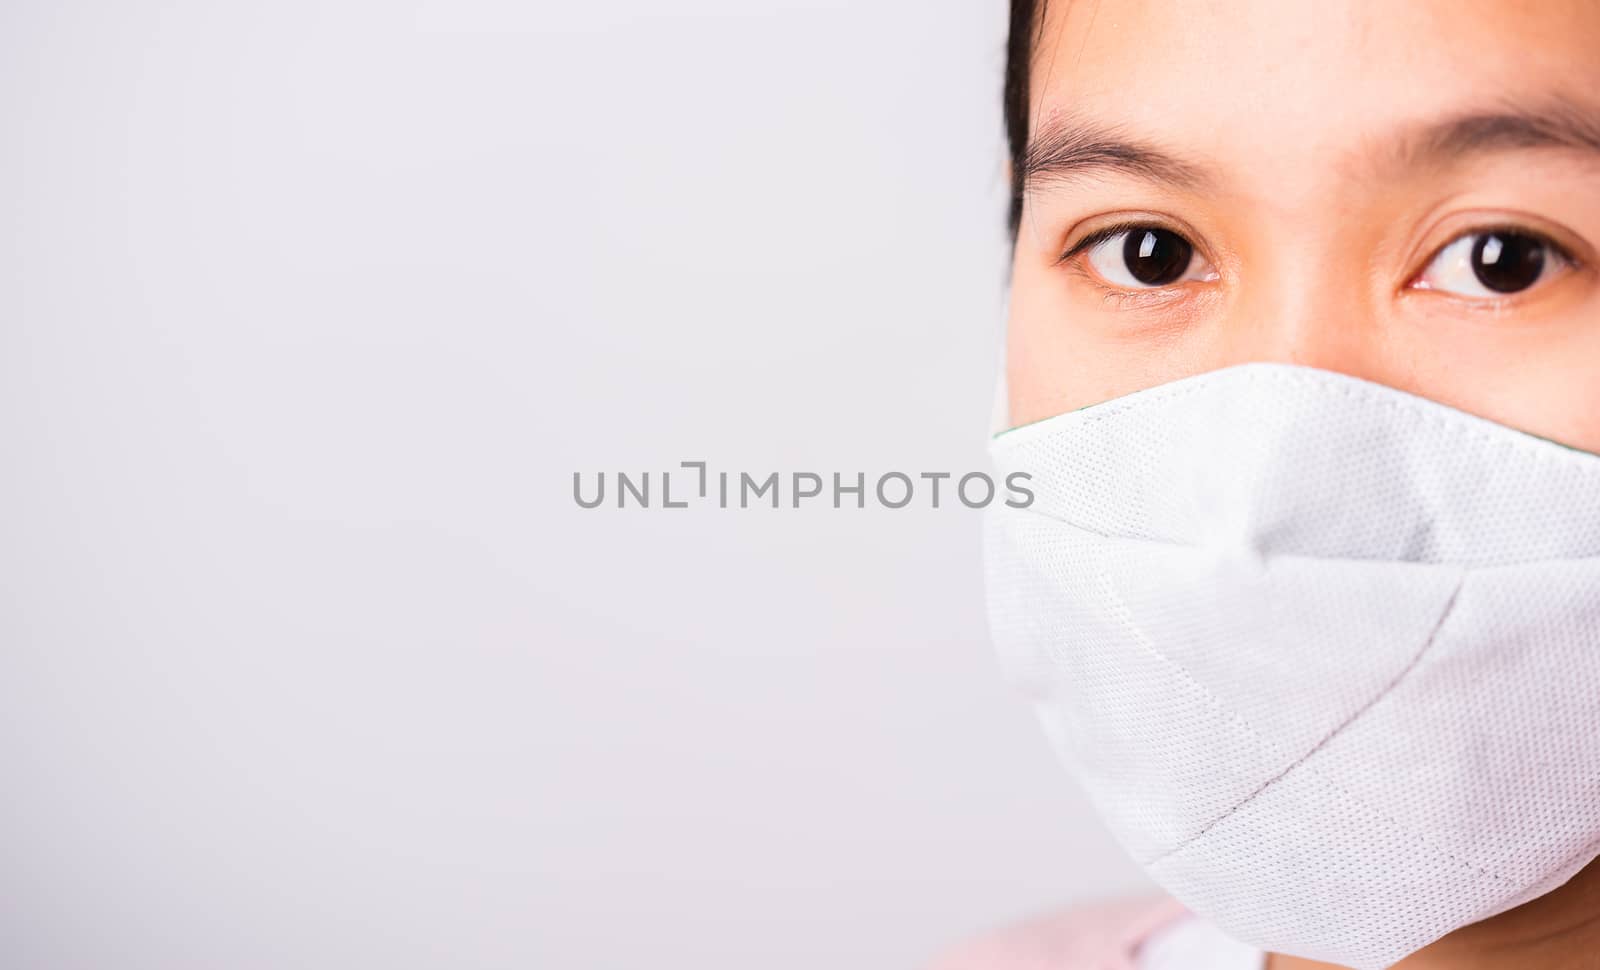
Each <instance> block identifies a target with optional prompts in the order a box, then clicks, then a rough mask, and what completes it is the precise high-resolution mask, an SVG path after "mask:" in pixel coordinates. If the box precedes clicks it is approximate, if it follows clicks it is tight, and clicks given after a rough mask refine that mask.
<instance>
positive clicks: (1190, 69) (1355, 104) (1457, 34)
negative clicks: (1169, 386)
mask: <svg viewBox="0 0 1600 970" xmlns="http://www.w3.org/2000/svg"><path fill="white" fill-rule="evenodd" d="M1597 49H1600V4H1596V3H1593V2H1592V0H1569V2H1559V0H1558V2H1546V3H1533V2H1528V3H1517V2H1511V0H1502V2H1484V0H1467V2H1463V0H1407V2H1406V3H1403V4H1387V3H1385V4H1379V3H1371V2H1360V0H1353V2H1317V3H1312V2H1294V3H1283V2H1282V0H1209V2H1203V0H1053V2H1051V3H1050V4H1049V9H1048V11H1047V16H1046V20H1045V23H1044V24H1043V25H1042V34H1041V37H1040V39H1039V42H1038V45H1037V47H1036V50H1035V56H1034V65H1033V72H1032V94H1033V102H1032V105H1033V107H1032V115H1033V119H1034V124H1033V126H1032V130H1033V135H1034V141H1035V143H1040V142H1043V141H1045V140H1046V139H1047V138H1048V137H1049V136H1050V135H1051V133H1053V132H1065V133H1067V134H1068V136H1069V140H1070V136H1071V135H1072V134H1073V133H1078V134H1082V135H1083V136H1084V138H1085V139H1087V140H1089V141H1094V140H1095V139H1096V138H1101V139H1104V138H1107V137H1113V138H1116V139H1121V140H1125V141H1128V142H1131V143H1133V144H1134V145H1135V146H1137V147H1139V148H1141V149H1145V148H1148V149H1150V150H1151V151H1159V152H1161V153H1164V154H1167V155H1170V156H1173V157H1174V159H1175V160H1177V161H1179V162H1181V163H1182V164H1183V165H1184V166H1185V167H1186V169H1187V170H1188V174H1190V175H1192V176H1193V177H1194V181H1193V182H1192V183H1191V184H1180V183H1176V182H1173V181H1171V180H1168V179H1164V178H1158V177H1154V176H1152V175H1150V174H1147V173H1141V172H1137V171H1125V170H1121V169H1119V168H1117V167H1116V166H1111V165H1106V166H1098V167H1096V166H1090V167H1085V168H1081V169H1076V170H1074V171H1071V172H1068V173H1057V174H1055V175H1053V176H1051V175H1048V174H1045V175H1040V176H1039V177H1037V178H1034V179H1031V180H1030V184H1029V188H1028V190H1027V192H1026V194H1025V202H1024V207H1023V218H1022V225H1021V228H1020V231H1019V234H1018V241H1017V246H1016V250H1015V255H1014V259H1013V274H1012V284H1013V289H1012V295H1011V305H1010V322H1009V328H1008V347H1007V375H1008V388H1009V396H1010V408H1011V419H1012V423H1013V424H1023V423H1027V422H1029V421H1033V420H1038V419H1040V418H1044V417H1049V416H1051V415H1054V414H1059V413H1061V412H1063V411H1068V410H1072V409H1075V408H1079V407H1083V406H1085V405H1089V404H1093V403H1096V402H1100V401H1104V400H1107V399H1110V398H1113V397H1117V396H1120V395H1123V394H1126V393H1129V392H1131V391H1134V390H1138V389H1141V388H1145V387H1150V386H1152V385H1156V384H1162V383H1166V382H1168V381H1171V380H1174V379H1176V378H1179V377H1184V376H1187V375H1191V374H1196V373H1201V372H1204V371H1210V370H1215V369H1217V368H1220V367H1225V366H1228V365H1230V364H1237V363H1243V362H1246V361H1280V362H1290V363H1298V364H1304V365H1307V366H1313V367H1319V368H1323V369H1326V370H1332V371H1340V372H1343V373H1347V374H1351V375H1354V376H1357V377H1362V378H1366V379H1368V380H1372V381H1376V382H1379V383H1382V384H1387V385H1390V386H1392V387H1396V388H1400V389H1402V390H1406V391H1410V392H1412V393H1415V394H1419V395H1422V396H1424V397H1428V398H1432V399H1434V400H1436V401H1439V402H1441V403H1444V404H1448V405H1450V406H1452V407H1455V408H1458V409H1460V410H1463V411H1467V412H1470V413H1472V414H1476V415H1478V416H1481V417H1486V418H1489V419H1491V420H1494V421H1497V422H1499V423H1501V424H1505V425H1509V426H1511V427H1514V428H1519V429H1521V430H1524V431H1528V432H1531V433H1533V434H1537V435H1540V436H1543V437H1547V438H1552V439H1555V440H1557V441H1561V442H1563V443H1566V444H1569V445H1572V446H1574V447H1578V448H1582V449H1584V450H1587V451H1600V272H1597V270H1600V146H1589V147H1586V148H1569V147H1556V146H1537V147H1519V146H1516V145H1510V144H1500V145H1490V146H1487V147H1483V146H1480V149H1479V150H1473V151H1467V150H1452V149H1449V148H1448V147H1447V148H1446V149H1445V150H1443V151H1440V152H1435V153H1428V152H1426V151H1425V150H1422V149H1420V148H1418V147H1417V146H1418V144H1419V143H1421V142H1422V141H1423V140H1424V139H1422V138H1421V137H1420V136H1421V133H1423V132H1425V131H1426V130H1427V129H1428V128H1429V126H1432V125H1437V124H1439V123H1442V122H1448V121H1450V120H1452V119H1460V118H1463V117H1470V116H1477V115H1483V114H1486V113H1493V112H1499V111H1502V110H1510V109H1519V110H1520V109H1527V110H1529V111H1543V112H1547V113H1550V112H1555V113H1561V114H1564V115H1567V116H1570V117H1578V118H1583V119H1586V120H1588V121H1589V123H1590V125H1591V127H1593V128H1594V129H1595V130H1596V131H1597V132H1600V57H1596V56H1595V51H1596V50H1597ZM1510 140H1513V141H1514V140H1515V139H1510ZM1408 148H1409V149H1410V150H1409V151H1408V150H1407V149H1408ZM1130 219H1132V220H1143V221H1146V222H1149V223H1150V224H1152V225H1156V226H1161V227H1166V228H1170V229H1173V230H1176V231H1179V232H1180V234H1181V235H1183V236H1185V237H1186V238H1187V239H1188V240H1190V242H1191V243H1192V244H1193V245H1194V246H1195V248H1196V250H1197V252H1198V253H1199V254H1201V256H1202V258H1203V259H1204V260H1205V261H1206V262H1207V263H1209V264H1210V266H1211V267H1212V268H1213V270H1214V273H1215V276H1216V278H1215V279H1213V280H1200V279H1195V280H1189V281H1186V282H1183V283H1181V284H1178V285H1174V286H1168V287H1161V288H1157V289H1155V290H1127V289H1125V288H1121V287H1116V286H1111V285H1108V282H1107V281H1106V280H1105V279H1103V278H1101V277H1099V276H1097V273H1096V271H1095V270H1094V269H1093V267H1092V266H1090V265H1089V264H1088V263H1087V261H1086V260H1085V259H1083V258H1081V256H1080V257H1079V258H1075V259H1072V260H1068V261H1066V262H1061V256H1062V254H1063V253H1065V252H1066V251H1067V250H1068V249H1069V248H1070V247H1071V246H1072V245H1073V243H1074V242H1075V241H1076V240H1078V239H1080V238H1082V237H1083V236H1085V235H1087V234H1088V233H1090V232H1092V231H1094V230H1095V229H1097V228H1102V227H1104V226H1106V225H1108V224H1111V223H1116V222H1121V221H1124V220H1130ZM1505 225H1511V226H1515V227H1519V228H1526V230H1528V231H1532V232H1536V233H1541V234H1544V235H1546V236H1548V237H1550V239H1551V240H1552V241H1554V242H1556V243H1559V244H1560V245H1561V246H1562V247H1563V248H1565V249H1566V250H1567V252H1568V253H1570V255H1571V257H1572V262H1571V265H1570V266H1564V267H1561V268H1560V269H1559V270H1557V271H1554V272H1551V273H1549V274H1548V275H1547V277H1546V278H1544V279H1542V280H1540V282H1538V283H1537V284H1536V285H1535V286H1534V287H1532V288H1531V289H1529V290H1526V291H1524V292H1521V293H1517V294H1515V295H1512V296H1510V297H1501V298H1484V297H1481V296H1463V295H1454V294H1452V293H1449V292H1446V291H1444V290H1442V289H1431V290H1428V289H1418V288H1417V287H1416V286H1415V285H1414V284H1415V283H1416V282H1417V279H1418V275H1419V274H1421V273H1423V272H1424V271H1425V270H1426V269H1427V268H1428V264H1429V262H1430V258H1431V257H1432V256H1433V255H1434V254H1435V252H1437V251H1438V250H1439V249H1440V248H1442V247H1444V246H1445V245H1446V244H1447V243H1449V242H1450V241H1451V240H1452V239H1454V238H1457V237H1459V236H1461V235H1462V234H1464V233H1468V232H1470V231H1471V230H1474V229H1480V228H1492V227H1499V226H1505Z"/></svg>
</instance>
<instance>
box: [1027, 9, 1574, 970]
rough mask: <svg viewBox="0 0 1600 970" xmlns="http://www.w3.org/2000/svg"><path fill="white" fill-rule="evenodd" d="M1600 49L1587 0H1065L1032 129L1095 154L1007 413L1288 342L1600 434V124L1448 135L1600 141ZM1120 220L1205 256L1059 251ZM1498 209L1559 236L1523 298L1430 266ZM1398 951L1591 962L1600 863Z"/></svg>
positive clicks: (1056, 253)
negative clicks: (1461, 285) (1173, 259)
mask: <svg viewBox="0 0 1600 970" xmlns="http://www.w3.org/2000/svg"><path fill="white" fill-rule="evenodd" d="M1596 50H1600V3H1594V2H1592V0H1571V2H1561V0H1555V2H1541V3H1534V2H1512V0H1503V2H1484V0H1407V2H1406V3H1398V4H1395V3H1385V4H1380V3H1372V2H1329V0H1324V2H1316V3H1311V2H1293V3H1284V2H1283V0H1071V2H1069V0H1052V2H1051V3H1050V7H1049V10H1048V11H1047V15H1046V17H1045V21H1044V23H1043V24H1042V25H1041V33H1040V38H1039V42H1038V44H1037V47H1036V50H1035V56H1034V64H1033V70H1032V91H1031V93H1032V99H1033V100H1032V117H1033V125H1032V131H1033V137H1034V142H1035V144H1036V145H1038V146H1040V148H1041V149H1043V148H1047V147H1048V146H1049V144H1050V143H1051V142H1052V141H1054V142H1055V143H1056V144H1057V146H1058V147H1062V146H1064V150H1063V151H1062V152H1058V153H1057V154H1058V155H1064V156H1066V157H1069V158H1076V159H1078V160H1079V161H1080V162H1083V161H1085V160H1088V161H1089V164H1080V165H1076V166H1073V167H1072V168H1071V169H1070V170H1065V171H1063V170H1049V167H1048V166H1044V167H1043V168H1042V169H1041V170H1039V171H1037V172H1036V173H1035V175H1034V176H1033V177H1030V180H1029V184H1028V188H1027V191H1026V193H1025V199H1024V206H1023V217H1022V225H1021V228H1020V231H1019V234H1018V240H1017V246H1016V250H1015V255H1014V258H1013V266H1012V297H1011V304H1010V318H1009V327H1008V337H1007V352H1006V358H1007V363H1006V370H1007V386H1008V394H1009V405H1010V415H1011V423H1012V424H1013V425H1019V424H1025V423H1028V422H1030V421H1036V420H1039V419H1042V418H1046V417H1049V416H1051V415H1055V414H1059V413H1062V412H1064V411H1069V410H1073V409H1076V408H1081V407H1085V406H1088V405H1092V404H1095V403H1098V402H1102V401H1105V400H1108V399H1111V398H1114V397H1118V396H1121V395H1123V394H1127V393H1130V392H1132V391H1136V390H1139V389H1142V388H1146V387H1151V386H1153V385H1157V384H1163V383H1166V382H1169V381H1172V380H1175V379H1178V378H1181V377H1186V376H1189V375H1193V374H1197V373H1202V372H1205V371H1210V370H1215V369H1218V368H1221V367H1226V366H1229V365H1233V364H1238V363H1244V362H1248V361H1279V362H1287V363H1295V364H1302V365H1306V366H1312V367H1318V368H1322V369H1325V370H1331V371H1339V372H1342V373H1346V374H1351V375H1354V376H1357V377H1362V378H1365V379H1367V380H1371V381H1376V382H1378V383H1382V384H1387V385H1389V386H1392V387H1396V388H1399V389H1401V390H1405V391H1409V392H1411V393H1414V394H1418V395H1421V396H1423V397H1427V398H1431V399H1433V400H1436V401H1439V402H1441V403H1444V404H1447V405H1450V406H1451V407H1455V408H1458V409H1460V410H1462V411H1466V412H1469V413H1471V414H1475V415H1478V416H1480V417H1485V418H1488V419H1490V420H1493V421H1496V422H1499V423H1501V424H1504V425H1508V426H1510V427H1514V428H1518V429H1521V430H1523V431H1527V432H1530V433H1532V434H1536V435H1540V436H1542V437H1546V438H1550V439H1553V440H1556V441H1559V442H1562V443H1564V444H1568V445H1571V446H1573V447H1576V448H1581V449H1584V450H1586V451H1593V452H1600V137H1596V138H1595V139H1593V140H1594V142H1595V143H1594V144H1578V143H1577V142H1581V141H1582V140H1583V139H1581V138H1565V139H1550V138H1545V137H1535V135H1536V134H1537V133H1538V132H1544V133H1545V134H1548V132H1549V130H1550V129H1549V126H1546V127H1545V128H1539V127H1538V126H1534V127H1533V128H1531V129H1526V130H1523V129H1517V128H1516V127H1515V126H1514V125H1513V126H1511V127H1510V128H1507V127H1506V126H1505V125H1503V124H1501V125H1500V126H1499V127H1496V126H1494V125H1479V126H1478V127H1477V136H1472V134H1471V131H1472V126H1471V125H1468V126H1465V127H1466V130H1467V135H1465V136H1463V134H1462V130H1461V129H1462V126H1460V125H1457V126H1456V129H1452V130H1450V131H1445V132H1441V131H1439V130H1438V129H1439V127H1440V126H1441V125H1443V126H1447V127H1448V126H1449V124H1450V123H1451V122H1453V121H1454V122H1459V121H1461V120H1462V119H1471V118H1485V117H1488V116H1491V115H1492V116H1499V115H1502V114H1505V113H1508V112H1510V113H1517V112H1522V113H1527V114H1534V115H1539V116H1541V117H1544V118H1546V119H1548V118H1550V117H1552V116H1559V117H1560V118H1561V119H1564V120H1565V121H1566V122H1568V123H1569V124H1568V125H1567V127H1573V128H1579V129H1581V128H1583V127H1584V126H1585V125H1587V126H1588V127H1589V129H1591V131H1592V132H1593V133H1596V134H1597V136H1600V57H1597V56H1596V54H1595V51H1596ZM1485 131H1488V132H1491V136H1490V137H1484V132H1485ZM1452 132H1453V134H1454V136H1455V137H1454V138H1453V140H1452V138H1451V137H1447V136H1449V135H1451V133H1452ZM1494 132H1498V134H1493V133H1494ZM1508 132H1510V133H1509V134H1508ZM1519 132H1520V133H1519ZM1566 134H1569V135H1570V134H1571V132H1567V133H1566ZM1558 140H1560V141H1563V143H1561V144H1556V143H1553V142H1554V141H1558ZM1112 141H1114V142H1117V143H1119V144H1122V143H1126V144H1123V145H1122V148H1120V149H1119V150H1118V151H1110V152H1108V151H1105V150H1103V149H1104V146H1105V144H1106V143H1107V142H1112ZM1566 142H1573V143H1571V144H1569V143H1566ZM1430 145H1431V146H1432V150H1430V149H1429V146H1430ZM1097 146H1098V147H1097ZM1036 154H1037V153H1036ZM1114 157H1122V158H1129V157H1135V158H1138V159H1140V160H1141V161H1142V162H1145V163H1147V164H1140V165H1135V166H1129V165H1119V164H1115V163H1114V162H1113V161H1108V159H1111V158H1114ZM1152 160H1154V161H1152ZM1124 222H1135V223H1139V224H1149V225H1152V226H1158V227H1162V228H1167V229H1170V230H1173V231H1176V232H1178V233H1179V234H1180V235H1182V236H1184V237H1185V238H1186V239H1188V240H1189V241H1190V242H1191V243H1192V244H1193V246H1194V247H1195V250H1196V252H1197V253H1198V254H1199V259H1201V260H1202V261H1203V263H1202V264H1200V265H1199V268H1198V270H1197V271H1196V272H1194V273H1192V274H1191V278H1187V279H1185V280H1183V281H1181V282H1178V283H1176V284H1173V285H1170V286H1164V287H1157V288H1154V289H1130V288H1128V287H1127V286H1121V285H1117V283H1116V281H1114V280H1111V279H1109V278H1108V276H1107V274H1104V273H1101V272H1100V271H1099V270H1098V269H1097V268H1096V264H1095V263H1094V262H1093V261H1092V260H1091V259H1090V258H1089V254H1088V253H1086V252H1080V253H1079V254H1078V255H1077V256H1075V257H1072V258H1070V259H1066V260H1063V259H1062V256H1063V254H1064V253H1067V252H1068V251H1069V250H1070V249H1072V248H1073V246H1074V244H1075V243H1076V242H1077V241H1078V240H1081V239H1082V238H1084V237H1085V236H1087V235H1088V234H1089V233H1092V232H1094V231H1095V230H1096V229H1101V228H1105V227H1106V226H1108V225H1113V224H1119V223H1124ZM1499 228H1515V229H1517V230H1519V231H1527V232H1530V233H1533V234H1535V235H1539V236H1543V237H1546V238H1548V239H1549V240H1550V241H1551V243H1553V244H1554V245H1555V247H1556V249H1554V250H1552V253H1555V252H1557V251H1560V252H1563V253H1564V254H1565V257H1566V258H1563V259H1551V260H1549V261H1547V270H1546V272H1545V274H1544V275H1543V276H1541V277H1540V279H1539V280H1538V282H1537V283H1535V284H1534V285H1533V286H1532V287H1530V288H1528V289H1527V290H1524V291H1522V292H1519V293H1516V294H1513V295H1509V296H1505V295H1494V294H1485V293H1481V292H1480V293H1466V292H1451V291H1450V290H1449V289H1448V288H1447V287H1444V286H1441V285H1439V284H1440V283H1441V281H1447V279H1448V280H1453V279H1456V277H1447V275H1446V274H1442V273H1440V272H1437V271H1436V270H1437V263H1436V262H1435V256H1436V255H1437V254H1438V253H1439V252H1440V251H1441V250H1442V249H1444V248H1445V247H1446V246H1447V245H1448V244H1449V243H1451V242H1452V241H1453V240H1455V239H1457V238H1459V237H1461V236H1463V235H1464V234H1471V233H1472V232H1473V231H1475V230H1485V229H1499ZM1108 251H1109V252H1112V253H1113V255H1114V254H1115V252H1120V247H1113V249H1111V250H1108ZM1468 275H1469V276H1470V273H1469V274H1468ZM1269 966H1270V970H1304V968H1308V967H1318V966H1326V965H1325V964H1316V963H1312V962H1309V961H1305V960H1300V959H1296V958H1292V957H1285V956H1276V955H1275V956H1273V957H1272V958H1271V959H1270V962H1269ZM1397 966H1398V967H1399V968H1401V970H1424V968H1452V970H1463V968H1474V970H1476V968H1499V967H1542V968H1558V970H1559V968H1564V967H1585V968H1595V967H1600V864H1591V865H1590V866H1589V867H1588V868H1587V869H1586V870H1584V871H1583V872H1582V873H1580V874H1579V875H1578V876H1577V877H1575V878H1574V879H1572V880H1571V881H1570V882H1568V883H1567V884H1566V885H1565V886H1563V887H1561V888H1560V889H1557V890H1556V891H1554V892H1552V893H1549V894H1547V895H1546V896H1544V897H1541V898H1540V899H1537V900H1534V901H1533V902H1531V903H1528V904H1526V905H1524V906H1522V907H1520V908H1518V909H1515V910H1512V911H1511V912H1509V913H1505V914H1502V915H1500V916H1497V917H1495V918H1493V919H1489V920H1486V921H1484V922H1481V923H1478V924H1475V925H1472V926H1468V927H1465V928H1463V929H1461V930H1458V931H1456V932H1455V933H1452V934H1450V935H1449V936H1446V937H1445V938H1444V939H1442V940H1440V941H1438V942H1436V943H1435V944H1433V945H1431V946H1429V947H1427V948H1425V949H1423V950H1421V951H1419V952H1418V953H1416V954H1413V955H1412V956H1410V957H1408V958H1407V959H1406V960H1404V961H1402V962H1401V963H1400V964H1398V965H1397Z"/></svg>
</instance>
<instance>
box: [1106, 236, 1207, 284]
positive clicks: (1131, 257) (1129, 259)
mask: <svg viewBox="0 0 1600 970" xmlns="http://www.w3.org/2000/svg"><path fill="white" fill-rule="evenodd" d="M1193 255H1194V247H1192V246H1190V245H1189V242H1188V240H1186V239H1184V238H1183V237H1182V236H1180V235H1178V234H1177V233H1175V232H1168V231H1167V230H1165V229H1135V230H1134V231H1132V232H1130V233H1128V239H1127V241H1126V242H1124V243H1123V244H1122V261H1123V263H1124V264H1126V265H1127V267H1128V272H1129V273H1131V274H1132V275H1133V278H1134V279H1136V280H1138V281H1139V282H1141V283H1143V284H1145V285H1146V286H1165V285H1167V284H1168V283H1172V282H1175V281H1177V280H1178V279H1179V278H1181V277H1182V276H1183V274H1184V271H1186V270H1187V269H1188V268H1189V259H1190V257H1192V256H1193Z"/></svg>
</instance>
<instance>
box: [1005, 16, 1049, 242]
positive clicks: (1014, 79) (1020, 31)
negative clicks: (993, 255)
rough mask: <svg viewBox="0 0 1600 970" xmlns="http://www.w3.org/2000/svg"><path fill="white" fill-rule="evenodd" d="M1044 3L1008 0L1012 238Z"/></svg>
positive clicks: (1018, 217)
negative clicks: (1031, 72)
mask: <svg viewBox="0 0 1600 970" xmlns="http://www.w3.org/2000/svg"><path fill="white" fill-rule="evenodd" d="M1046 2H1047V0H1011V32H1010V34H1009V35H1007V37H1006V77H1005V90H1004V93H1003V96H1002V98H1003V101H1004V106H1005V117H1006V143H1007V145H1008V146H1009V147H1010V150H1011V208H1010V213H1009V216H1008V224H1009V225H1010V227H1011V234H1012V235H1013V236H1015V235H1016V233H1017V226H1018V224H1019V223H1021V221H1022V181H1023V175H1024V174H1025V173H1024V172H1023V168H1022V158H1023V153H1024V152H1026V151H1027V149H1028V68H1029V66H1030V64H1031V63H1032V61H1033V41H1034V34H1035V33H1036V32H1037V29H1038V27H1039V24H1040V22H1041V21H1042V20H1043V19H1044V6H1045V3H1046Z"/></svg>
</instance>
